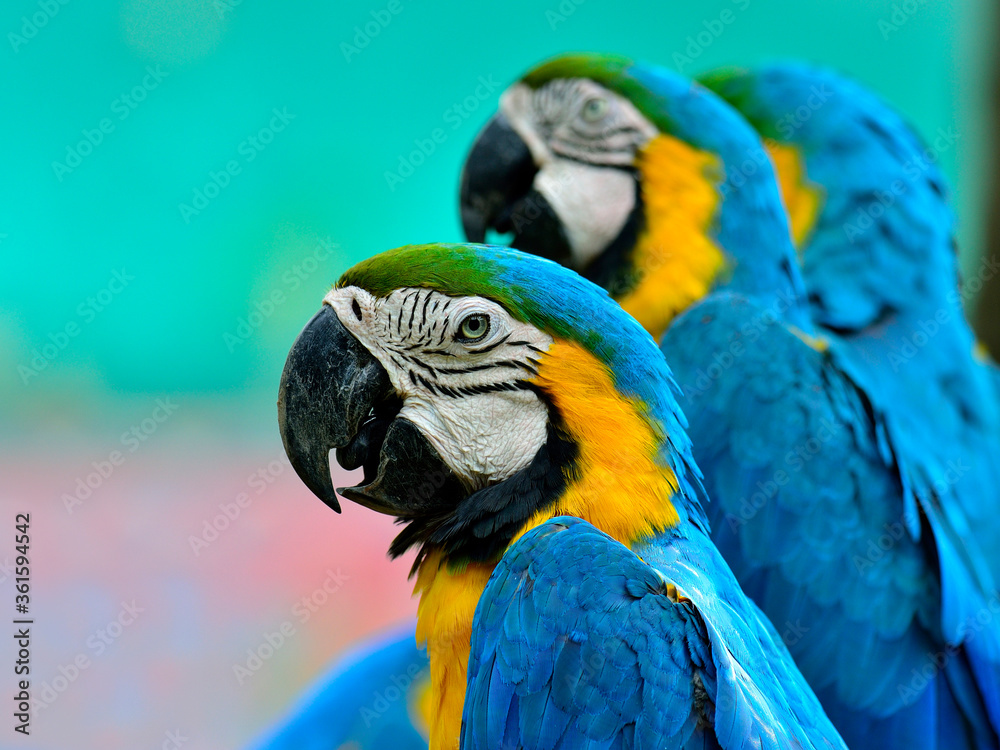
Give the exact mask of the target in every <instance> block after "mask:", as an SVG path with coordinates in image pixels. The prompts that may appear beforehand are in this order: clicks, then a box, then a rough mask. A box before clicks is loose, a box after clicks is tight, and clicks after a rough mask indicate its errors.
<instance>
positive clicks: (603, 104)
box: [582, 97, 609, 122]
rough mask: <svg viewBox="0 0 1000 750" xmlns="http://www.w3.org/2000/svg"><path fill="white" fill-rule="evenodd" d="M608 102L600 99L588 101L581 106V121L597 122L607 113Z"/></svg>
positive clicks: (595, 98)
mask: <svg viewBox="0 0 1000 750" xmlns="http://www.w3.org/2000/svg"><path fill="white" fill-rule="evenodd" d="M608 106H609V104H608V100H607V99H602V98H600V97H594V98H593V99H588V100H587V101H586V102H585V103H584V105H583V111H582V114H583V119H584V120H586V121H587V122H598V121H599V120H600V119H601V118H602V117H604V115H606V114H607V113H608Z"/></svg>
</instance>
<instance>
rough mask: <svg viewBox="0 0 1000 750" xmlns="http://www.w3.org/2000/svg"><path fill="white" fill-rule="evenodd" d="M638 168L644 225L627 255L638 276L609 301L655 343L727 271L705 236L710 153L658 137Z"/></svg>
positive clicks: (715, 197) (711, 187) (713, 192)
mask: <svg viewBox="0 0 1000 750" xmlns="http://www.w3.org/2000/svg"><path fill="white" fill-rule="evenodd" d="M637 166H638V168H639V172H640V174H641V176H642V200H643V203H644V204H645V207H646V211H645V213H646V226H645V228H644V230H643V232H642V233H641V235H640V236H639V239H638V241H637V243H636V246H635V249H634V250H633V254H632V261H633V266H634V274H635V275H636V277H637V278H636V279H635V282H634V284H633V286H632V288H631V289H630V290H629V291H628V292H625V293H624V294H623V295H621V294H615V297H616V299H618V302H619V304H621V306H622V307H624V308H625V310H626V311H628V312H629V313H630V314H631V315H632V316H633V317H634V318H635V319H636V320H638V321H639V322H640V323H642V325H643V327H644V328H645V329H646V330H647V331H649V332H650V333H651V334H652V335H653V336H654V338H659V337H660V335H661V334H662V333H663V332H664V331H665V330H666V329H667V327H668V326H669V325H670V322H671V320H673V318H674V316H676V315H677V314H678V313H680V312H682V311H683V310H685V309H687V307H688V306H690V305H691V304H692V303H694V302H696V301H697V300H699V299H701V298H702V297H704V296H705V295H706V294H708V292H709V290H710V289H711V287H712V283H713V282H714V280H715V278H716V277H717V276H718V275H719V273H720V272H721V271H722V270H723V268H724V266H725V258H724V256H723V253H722V250H721V249H720V248H719V247H718V246H717V245H716V244H715V243H714V242H713V241H712V240H711V239H709V236H708V234H709V230H710V229H711V227H712V224H713V222H714V221H715V216H716V212H717V210H718V208H719V201H720V196H719V192H718V187H717V185H718V183H719V182H720V181H721V173H720V165H719V160H718V158H717V157H715V156H714V155H713V154H710V153H707V152H704V151H699V150H698V149H695V148H692V147H691V146H689V145H687V144H686V143H684V142H682V141H680V140H678V139H676V138H673V137H671V136H668V135H663V134H661V135H658V136H656V137H655V138H654V139H653V140H651V141H650V142H649V143H648V144H647V145H646V146H645V148H643V149H642V151H641V152H640V154H639V157H638V162H637ZM612 293H613V294H614V290H612Z"/></svg>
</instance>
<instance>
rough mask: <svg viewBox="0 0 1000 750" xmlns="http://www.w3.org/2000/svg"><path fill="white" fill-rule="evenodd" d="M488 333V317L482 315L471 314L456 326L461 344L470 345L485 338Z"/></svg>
mask: <svg viewBox="0 0 1000 750" xmlns="http://www.w3.org/2000/svg"><path fill="white" fill-rule="evenodd" d="M489 332H490V316H489V315H484V314H483V313H473V314H472V315H469V316H467V317H465V318H464V319H463V320H462V322H461V323H459V324H458V336H457V338H458V340H459V341H461V342H462V343H463V344H472V343H475V342H476V341H479V340H480V339H484V338H486V334H488V333H489Z"/></svg>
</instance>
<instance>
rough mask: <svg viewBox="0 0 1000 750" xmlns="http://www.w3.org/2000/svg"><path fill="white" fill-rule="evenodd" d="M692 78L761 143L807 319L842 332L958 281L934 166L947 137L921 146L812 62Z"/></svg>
mask: <svg viewBox="0 0 1000 750" xmlns="http://www.w3.org/2000/svg"><path fill="white" fill-rule="evenodd" d="M700 81H701V83H702V84H704V85H705V86H706V87H708V88H710V89H712V90H713V91H715V92H716V93H717V94H719V95H720V96H721V97H722V98H724V99H725V100H726V101H727V102H728V103H729V104H731V105H732V106H733V107H734V108H735V109H737V110H739V112H740V113H741V114H742V115H743V116H744V117H746V118H747V120H748V121H749V122H750V123H751V124H752V125H753V126H754V128H755V129H756V130H757V131H758V132H759V133H760V134H761V135H762V136H763V137H764V143H765V147H766V149H767V151H768V153H769V154H770V156H771V160H772V162H773V163H774V165H775V169H776V171H777V174H778V178H779V182H780V185H781V192H782V195H783V198H784V202H785V205H786V207H787V210H788V215H789V219H790V223H791V228H792V234H793V237H794V241H795V244H796V246H797V249H798V252H799V255H800V257H801V264H802V273H803V277H804V279H805V282H806V286H807V287H808V289H809V303H810V306H811V313H812V318H813V319H814V320H816V321H817V322H819V323H821V324H823V325H824V326H826V327H829V328H833V329H836V330H840V331H843V332H850V331H855V330H859V329H863V328H866V327H868V326H870V325H872V324H876V323H878V322H880V321H882V320H885V319H887V318H889V317H891V316H892V315H893V314H894V313H898V312H901V311H905V310H911V311H912V310H913V309H914V308H917V309H918V310H920V311H921V314H930V315H933V314H934V311H935V310H936V309H938V308H940V306H941V300H942V297H943V295H947V294H949V293H951V292H953V291H954V289H955V285H956V281H957V267H956V258H955V253H954V244H953V241H952V237H953V235H954V220H953V216H952V213H951V211H950V209H949V208H948V205H947V201H946V195H947V188H946V185H945V181H944V178H943V176H942V175H941V172H940V170H939V169H938V167H937V166H936V164H935V162H936V161H937V156H938V154H939V153H940V152H941V151H942V150H944V149H947V148H948V147H949V146H950V145H951V140H952V137H951V136H949V134H948V133H945V132H943V131H942V132H939V133H938V134H936V135H937V138H936V141H935V143H934V144H932V145H925V144H924V143H922V142H921V140H920V138H919V137H918V136H917V135H916V134H915V132H914V131H913V129H912V128H911V127H910V126H909V125H908V124H907V123H906V121H905V120H904V119H903V118H902V117H901V116H900V115H899V114H898V113H897V112H895V111H894V110H893V109H892V108H891V107H890V106H888V105H887V104H886V103H885V102H884V101H882V100H881V99H879V97H877V96H876V95H875V94H874V93H872V92H871V91H869V90H867V89H866V88H864V87H863V86H861V85H859V84H858V83H856V82H855V81H852V80H850V79H849V78H846V77H845V76H843V75H841V74H839V73H837V72H836V71H833V70H830V69H828V68H823V67H818V66H814V65H808V64H803V63H775V64H772V65H769V66H765V67H762V68H759V69H756V70H746V69H738V68H724V69H720V70H716V71H712V72H711V73H708V74H706V75H704V76H702V77H701V79H700ZM921 306H926V307H923V308H921Z"/></svg>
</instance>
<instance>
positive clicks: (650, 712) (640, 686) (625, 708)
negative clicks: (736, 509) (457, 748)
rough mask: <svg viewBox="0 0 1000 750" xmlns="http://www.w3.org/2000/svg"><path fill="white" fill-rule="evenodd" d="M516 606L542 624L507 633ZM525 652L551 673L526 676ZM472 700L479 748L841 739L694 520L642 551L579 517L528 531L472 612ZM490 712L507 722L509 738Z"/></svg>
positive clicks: (467, 736)
mask: <svg viewBox="0 0 1000 750" xmlns="http://www.w3.org/2000/svg"><path fill="white" fill-rule="evenodd" d="M695 560H697V562H694V561H695ZM668 581H670V582H671V583H673V584H674V585H675V586H676V587H677V589H678V590H679V591H680V593H681V594H682V597H681V598H680V599H679V600H675V599H674V598H672V597H671V596H670V595H669V594H668V587H667V582H668ZM512 589H513V590H514V591H515V592H516V594H515V596H514V597H513V598H510V597H509V596H508V595H507V594H508V592H509V591H511V590H512ZM512 610H514V611H515V612H518V613H520V612H530V613H531V615H532V617H533V618H535V619H536V625H535V626H534V627H531V628H529V629H528V630H527V631H519V632H511V631H510V630H508V629H507V628H506V627H505V626H504V623H505V622H507V621H508V620H509V618H510V617H511V611H512ZM518 616H520V615H518ZM542 633H544V634H545V635H542V636H540V635H539V634H542ZM517 659H523V660H526V661H527V662H529V663H531V662H538V663H543V664H546V665H547V666H548V670H549V674H548V675H547V680H544V681H540V682H538V683H533V681H530V680H526V679H524V677H523V675H524V673H525V670H526V669H527V666H526V664H525V663H524V662H520V663H519V662H517V661H516V660H517ZM465 705H466V708H465V714H464V717H463V745H462V746H463V747H464V748H469V749H470V750H471V749H472V748H483V749H485V748H490V749H491V750H492V748H496V747H501V746H502V747H532V748H536V747H538V748H541V747H545V748H549V747H552V748H556V747H572V748H612V747H621V748H637V749H638V748H660V749H662V748H685V749H687V748H705V747H721V748H751V747H757V748H785V747H803V748H807V747H842V744H841V742H840V739H839V737H838V736H837V735H836V732H835V731H834V730H833V728H832V726H831V725H830V724H829V722H828V721H827V720H826V718H825V717H824V716H823V713H822V709H820V707H819V704H818V702H817V701H816V699H815V697H814V696H813V695H812V693H811V692H810V691H809V689H808V687H806V684H805V682H804V680H803V679H802V676H801V675H800V674H799V673H798V671H797V670H796V669H795V667H794V666H793V665H792V663H791V659H790V657H789V654H788V652H787V651H786V650H785V649H784V647H783V646H782V645H781V643H780V639H779V638H778V637H777V634H776V633H775V632H774V630H773V629H772V628H771V627H770V624H769V623H767V621H766V619H765V618H763V617H762V615H761V614H760V612H759V610H758V609H757V608H756V607H755V606H754V605H753V604H752V603H751V602H749V601H748V600H747V599H746V598H745V597H744V596H743V595H742V593H741V592H740V591H739V589H738V587H737V584H736V582H735V580H734V579H733V578H732V574H731V573H729V571H728V569H727V568H726V566H725V563H724V562H723V561H722V560H721V558H720V557H719V556H718V554H717V553H715V551H714V550H713V548H712V547H711V545H710V543H709V542H708V540H707V539H706V538H705V537H703V536H702V535H701V533H700V532H699V531H698V530H696V529H692V534H691V536H690V537H688V536H683V535H674V534H667V535H664V536H663V537H660V538H658V539H656V540H653V541H651V542H649V543H646V544H643V545H640V546H638V547H637V548H636V550H635V551H634V552H633V551H632V550H629V549H628V548H627V547H625V546H623V545H622V544H620V543H618V542H616V541H614V540H613V539H611V538H610V537H608V536H607V535H605V534H603V533H602V532H600V531H598V530H597V529H595V528H594V527H593V526H591V525H590V524H588V523H587V522H585V521H582V520H580V519H576V518H565V517H563V518H557V519H554V520H552V521H549V522H547V523H545V524H543V525H542V526H540V527H538V528H536V529H534V530H532V531H530V532H528V533H527V534H525V535H524V537H522V538H521V539H520V540H519V541H518V542H517V543H515V544H514V545H513V546H512V547H511V548H510V549H509V550H508V551H507V553H506V554H505V555H504V558H503V559H502V560H501V562H500V563H499V565H498V566H497V569H496V570H495V571H494V573H493V575H492V577H491V578H490V581H489V583H488V584H487V587H486V590H485V592H484V594H483V596H482V598H481V599H480V603H479V606H478V607H477V609H476V616H475V621H474V626H473V636H472V648H471V653H470V659H469V681H468V690H467V693H466V704H465ZM512 716H513V717H516V719H517V720H516V727H517V734H516V735H511V734H510V729H511V728H512V727H513V726H515V722H514V721H513V720H512V719H511V717H512ZM494 717H503V718H504V719H506V720H507V721H505V722H504V725H505V729H506V730H507V733H506V734H505V735H504V740H503V742H505V743H507V744H503V745H501V744H498V738H497V736H496V733H495V732H494V731H492V730H493V728H494V727H495V726H496V725H497V724H499V723H500V720H499V719H496V718H494ZM542 727H544V729H542ZM540 732H544V741H540V739H539V737H540V734H539V733H540Z"/></svg>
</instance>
